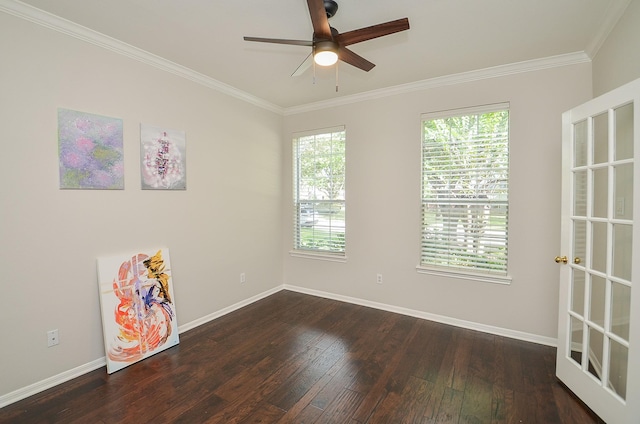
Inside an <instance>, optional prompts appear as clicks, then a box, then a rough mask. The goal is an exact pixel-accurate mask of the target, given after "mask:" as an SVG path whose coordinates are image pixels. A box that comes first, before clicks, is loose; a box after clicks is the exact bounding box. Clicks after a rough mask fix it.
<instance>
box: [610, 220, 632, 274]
mask: <svg viewBox="0 0 640 424" xmlns="http://www.w3.org/2000/svg"><path fill="white" fill-rule="evenodd" d="M632 230H633V227H632V226H631V225H625V224H614V225H613V271H612V274H613V275H614V276H616V277H618V278H622V279H624V280H627V281H631V242H632V233H631V232H632Z"/></svg>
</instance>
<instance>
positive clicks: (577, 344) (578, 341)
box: [569, 316, 584, 364]
mask: <svg viewBox="0 0 640 424" xmlns="http://www.w3.org/2000/svg"><path fill="white" fill-rule="evenodd" d="M570 325H571V328H570V329H569V332H570V333H571V336H570V337H571V345H570V346H569V357H571V358H572V359H573V360H574V361H576V362H577V363H579V364H582V350H583V349H582V332H583V331H584V330H583V328H582V321H581V320H579V319H578V318H576V317H574V316H572V317H571V324H570Z"/></svg>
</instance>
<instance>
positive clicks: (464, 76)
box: [284, 52, 591, 116]
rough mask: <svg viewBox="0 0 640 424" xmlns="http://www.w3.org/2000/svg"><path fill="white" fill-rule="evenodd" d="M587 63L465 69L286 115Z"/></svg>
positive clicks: (565, 57)
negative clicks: (460, 71) (467, 70)
mask: <svg viewBox="0 0 640 424" xmlns="http://www.w3.org/2000/svg"><path fill="white" fill-rule="evenodd" d="M588 62H591V59H590V57H589V56H588V55H587V54H586V53H585V52H575V53H567V54H562V55H557V56H550V57H546V58H542V59H533V60H527V61H523V62H516V63H510V64H507V65H499V66H493V67H490V68H484V69H478V70H475V71H469V72H462V73H459V74H452V75H445V76H442V77H435V78H429V79H425V80H421V81H416V82H411V83H407V84H400V85H396V86H393V87H387V88H382V89H379V90H372V91H367V92H365V93H359V94H354V95H351V96H344V97H340V98H337V99H332V100H326V101H321V102H315V103H309V104H306V105H301V106H294V107H290V108H286V109H284V115H285V116H287V115H296V114H299V113H305V112H312V111H314V110H320V109H326V108H331V107H336V106H343V105H348V104H352V103H357V102H363V101H367V100H374V99H381V98H384V97H389V96H395V95H398V94H404V93H410V92H414V91H419V90H428V89H432V88H437V87H443V86H447V85H455V84H464V83H468V82H473V81H479V80H485V79H489V78H497V77H504V76H508V75H514V74H520V73H524V72H533V71H540V70H543V69H549V68H557V67H560V66H568V65H576V64H579V63H588Z"/></svg>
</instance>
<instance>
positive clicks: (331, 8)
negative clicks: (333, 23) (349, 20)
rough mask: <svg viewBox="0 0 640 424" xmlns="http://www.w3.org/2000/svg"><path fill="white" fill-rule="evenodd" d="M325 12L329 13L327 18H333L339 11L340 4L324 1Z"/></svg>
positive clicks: (329, 0) (330, 0)
mask: <svg viewBox="0 0 640 424" xmlns="http://www.w3.org/2000/svg"><path fill="white" fill-rule="evenodd" d="M324 10H326V11H327V18H332V17H333V15H335V14H336V12H337V11H338V3H336V2H335V1H333V0H324Z"/></svg>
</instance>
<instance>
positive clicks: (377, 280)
mask: <svg viewBox="0 0 640 424" xmlns="http://www.w3.org/2000/svg"><path fill="white" fill-rule="evenodd" d="M376 283H378V284H382V274H378V276H377V277H376Z"/></svg>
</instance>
